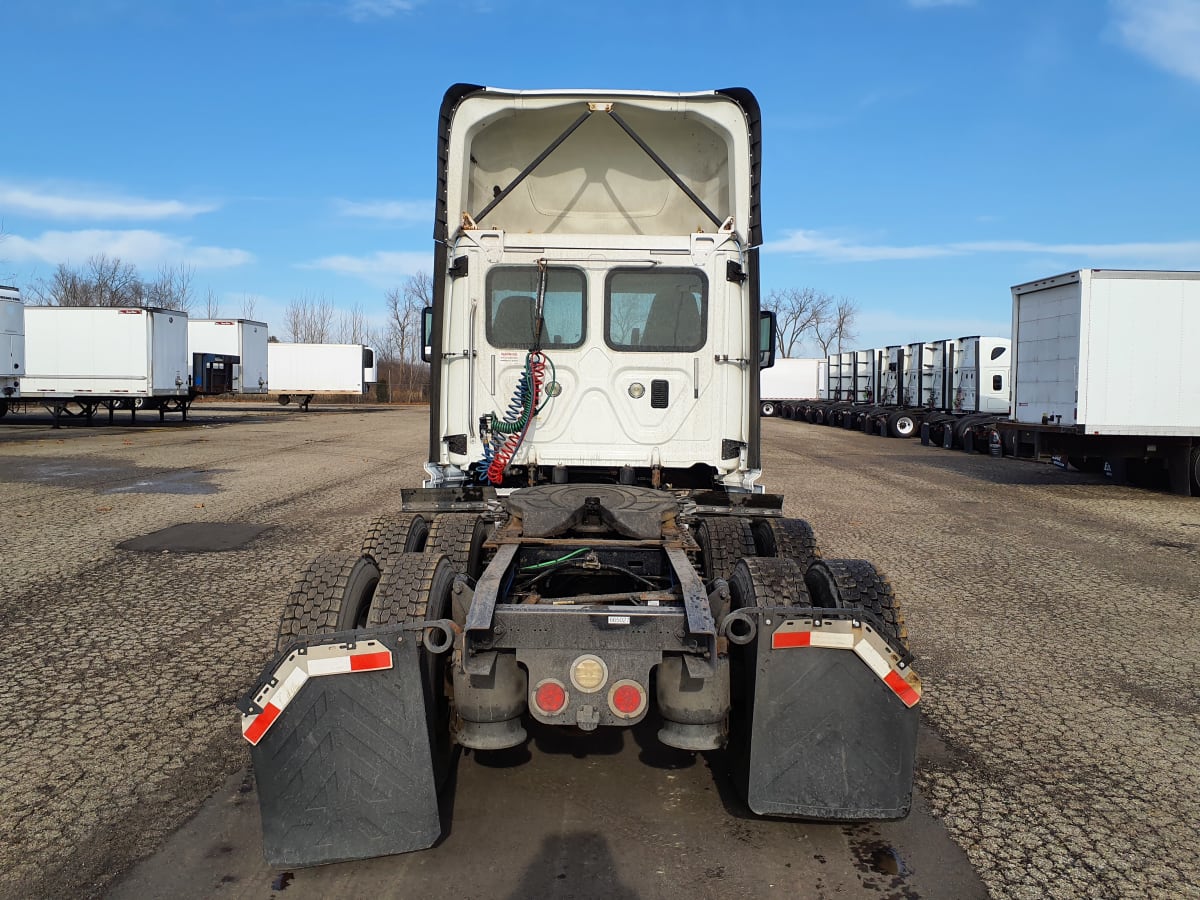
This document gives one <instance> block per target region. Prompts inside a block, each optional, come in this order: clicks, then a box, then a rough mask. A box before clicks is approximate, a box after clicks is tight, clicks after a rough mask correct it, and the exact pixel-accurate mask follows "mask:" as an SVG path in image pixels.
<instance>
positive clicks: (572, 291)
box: [487, 266, 585, 349]
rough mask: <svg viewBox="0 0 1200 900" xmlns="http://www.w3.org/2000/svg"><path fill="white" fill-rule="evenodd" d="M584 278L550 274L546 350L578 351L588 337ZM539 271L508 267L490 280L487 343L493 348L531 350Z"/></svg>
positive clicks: (569, 272)
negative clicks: (571, 348) (568, 348)
mask: <svg viewBox="0 0 1200 900" xmlns="http://www.w3.org/2000/svg"><path fill="white" fill-rule="evenodd" d="M584 286H585V282H584V277H583V272H582V271H580V270H579V269H568V268H557V267H551V268H549V269H548V270H547V272H546V296H545V301H544V304H543V307H542V321H543V323H544V325H543V327H542V341H541V345H542V347H546V348H553V347H557V348H564V347H578V346H579V345H580V344H582V343H583V335H584ZM537 290H538V269H537V266H503V267H500V268H495V269H492V270H491V271H490V272H488V276H487V340H488V343H489V344H491V345H492V346H493V347H511V348H520V349H530V348H532V347H533V340H534V317H535V313H534V307H535V304H536V303H537Z"/></svg>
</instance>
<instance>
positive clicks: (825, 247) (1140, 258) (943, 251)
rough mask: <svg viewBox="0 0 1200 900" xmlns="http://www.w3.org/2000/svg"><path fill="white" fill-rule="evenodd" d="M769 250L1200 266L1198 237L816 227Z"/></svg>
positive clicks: (831, 258)
mask: <svg viewBox="0 0 1200 900" xmlns="http://www.w3.org/2000/svg"><path fill="white" fill-rule="evenodd" d="M763 250H764V251H766V252H767V253H800V254H803V255H806V256H811V257H815V258H817V259H822V260H825V261H827V262H885V261H892V260H906V259H935V258H938V257H946V256H966V255H969V254H974V253H1034V254H1052V255H1058V256H1067V257H1071V258H1074V259H1077V260H1079V261H1080V264H1081V265H1082V264H1085V263H1087V262H1089V261H1098V262H1100V263H1107V262H1108V261H1111V260H1120V261H1122V262H1130V261H1132V262H1135V263H1137V264H1140V265H1166V264H1170V265H1180V266H1185V267H1188V268H1192V267H1195V266H1197V265H1200V240H1198V241H1163V242H1151V241H1129V242H1124V243H1114V244H1101V243H1061V244H1051V243H1038V242H1036V241H1021V240H1004V241H958V242H953V243H946V244H912V245H908V246H895V245H889V244H864V243H858V242H854V241H850V240H846V239H844V238H839V237H833V236H829V235H824V234H822V233H821V232H818V231H790V232H788V233H787V237H785V238H783V239H782V240H778V241H768V242H767V243H766V244H765V245H764V246H763Z"/></svg>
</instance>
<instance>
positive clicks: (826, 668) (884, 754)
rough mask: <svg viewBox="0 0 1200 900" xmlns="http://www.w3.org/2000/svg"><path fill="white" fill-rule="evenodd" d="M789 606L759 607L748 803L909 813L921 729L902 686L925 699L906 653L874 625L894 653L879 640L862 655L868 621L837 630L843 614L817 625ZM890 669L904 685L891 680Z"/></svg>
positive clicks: (760, 808) (832, 815)
mask: <svg viewBox="0 0 1200 900" xmlns="http://www.w3.org/2000/svg"><path fill="white" fill-rule="evenodd" d="M789 612H791V614H792V615H795V611H794V610H791V611H789V610H787V609H784V608H778V609H767V610H759V611H758V613H759V616H760V619H759V632H758V634H759V637H758V638H757V640H756V646H755V647H754V649H753V652H752V653H751V658H752V659H753V663H754V672H753V680H752V687H751V690H752V691H753V694H752V696H751V697H748V698H745V699H746V700H748V701H749V702H750V703H751V706H752V713H751V722H750V746H749V748H748V751H749V758H748V760H747V765H746V772H745V776H746V782H745V784H746V800H747V803H748V804H749V806H750V809H751V810H753V811H754V812H755V813H758V814H759V815H778V816H796V817H800V818H810V819H834V820H856V819H899V818H903V817H904V816H906V815H907V814H908V811H909V808H910V806H911V804H912V783H913V764H914V760H915V758H916V746H917V725H918V713H917V710H916V709H915V707H914V706H912V705H909V702H908V701H909V700H911V699H913V698H912V696H911V695H909V694H905V693H903V691H904V690H907V691H910V692H912V694H916V696H917V697H918V698H919V685H920V682H919V681H918V680H916V677H915V675H914V676H912V678H913V682H914V684H912V685H910V683H909V681H908V680H906V678H905V677H904V674H903V673H905V672H906V671H907V672H910V671H911V670H908V669H907V666H906V669H905V670H900V669H899V668H898V667H897V661H899V656H898V655H897V654H895V653H894V652H893V651H891V649H890V648H888V647H887V644H886V642H884V641H883V640H882V638H880V637H879V635H877V634H874V632H873V630H872V635H873V637H874V638H875V639H876V640H878V641H879V642H880V644H882V647H883V648H884V652H886V654H887V655H884V652H881V651H880V649H879V648H878V647H877V646H876V645H875V641H869V642H868V647H869V651H870V652H869V653H868V656H873V657H875V658H874V659H867V658H864V656H863V655H862V654H860V653H859V652H858V650H857V647H858V644H859V642H860V640H865V638H863V637H862V634H861V633H862V632H863V630H864V629H863V625H862V622H861V621H860V622H859V628H858V629H855V628H854V624H853V622H852V621H850V620H846V621H843V622H838V627H837V628H836V629H834V628H831V627H829V626H831V625H832V624H833V622H835V621H836V620H833V619H830V620H826V621H823V622H822V625H821V626H816V625H815V624H814V621H813V620H811V619H809V620H803V619H791V620H789V619H788V618H787V615H788V613H789ZM827 629H828V630H827ZM856 631H857V632H858V633H856ZM768 635H769V636H770V637H769V638H768ZM797 648H803V649H797ZM747 649H749V648H747ZM847 650H850V651H852V652H846V651H847ZM893 657H895V659H893ZM864 663H866V664H865V665H864ZM872 663H874V665H873V664H872ZM880 667H886V673H883V672H881V671H880ZM894 668H895V670H894ZM893 675H895V676H896V679H898V680H899V682H900V683H901V684H903V686H904V687H903V688H902V689H897V686H896V685H894V684H891V683H889V682H888V681H887V679H888V678H889V677H891V676H893ZM735 702H736V701H735ZM913 702H914V703H915V702H916V701H915V700H913Z"/></svg>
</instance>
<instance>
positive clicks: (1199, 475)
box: [1190, 447, 1200, 497]
mask: <svg viewBox="0 0 1200 900" xmlns="http://www.w3.org/2000/svg"><path fill="white" fill-rule="evenodd" d="M1190 468H1191V472H1192V496H1193V497H1200V447H1193V448H1192V465H1191V467H1190Z"/></svg>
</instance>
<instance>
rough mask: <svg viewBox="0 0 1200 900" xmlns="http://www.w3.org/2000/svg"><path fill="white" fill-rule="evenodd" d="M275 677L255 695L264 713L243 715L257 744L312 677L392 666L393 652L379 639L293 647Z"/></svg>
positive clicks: (248, 734)
mask: <svg viewBox="0 0 1200 900" xmlns="http://www.w3.org/2000/svg"><path fill="white" fill-rule="evenodd" d="M272 667H273V672H274V674H273V676H272V677H271V678H270V680H268V681H267V682H266V683H265V684H263V685H262V686H261V687H260V688H259V689H258V691H257V692H256V693H255V694H254V695H253V699H254V702H255V704H256V705H258V706H260V707H261V708H262V712H260V713H253V712H251V713H246V714H243V715H242V736H243V737H244V738H245V739H246V740H248V741H249V742H250V743H251V744H257V743H258V742H259V741H260V740H262V737H263V735H264V734H266V732H267V729H268V728H270V727H271V725H273V724H274V722H275V720H276V719H278V718H279V714H280V713H282V712H283V710H284V709H285V708H286V707H287V705H288V704H289V703H291V702H292V700H293V698H295V696H296V694H297V693H298V692H299V691H300V688H302V687H304V684H305V682H306V681H308V679H309V678H316V677H317V676H319V675H343V674H346V673H349V672H371V671H375V670H377V669H390V668H391V667H392V654H391V651H390V650H387V649H386V648H384V646H383V644H381V643H380V642H379V641H376V640H366V641H360V642H357V643H355V644H353V645H350V644H342V643H338V644H324V645H320V644H318V645H314V646H309V647H295V648H292V647H289V648H288V650H287V651H285V653H284V655H283V658H282V661H281V662H280V661H278V660H277V662H276V663H272Z"/></svg>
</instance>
